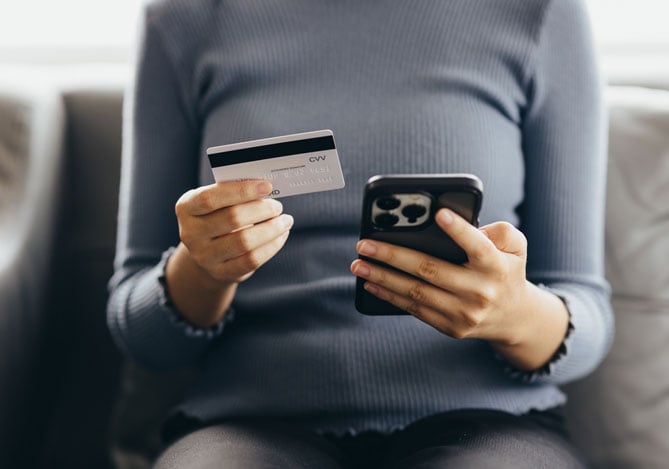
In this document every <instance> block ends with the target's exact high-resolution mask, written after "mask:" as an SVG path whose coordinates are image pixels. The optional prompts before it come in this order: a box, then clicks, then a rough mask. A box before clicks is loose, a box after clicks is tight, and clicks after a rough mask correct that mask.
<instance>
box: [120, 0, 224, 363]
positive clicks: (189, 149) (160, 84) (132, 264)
mask: <svg viewBox="0 0 669 469" xmlns="http://www.w3.org/2000/svg"><path fill="white" fill-rule="evenodd" d="M160 33H161V32H160V31H158V30H157V28H156V26H155V24H154V21H152V15H151V9H149V10H148V11H147V15H146V20H145V24H144V30H143V36H142V40H141V44H140V48H139V54H138V60H137V67H136V72H135V73H136V76H135V80H134V84H133V86H132V87H131V89H130V90H129V92H128V94H127V96H126V101H125V108H124V129H123V138H124V145H123V157H122V177H121V188H120V203H119V207H120V208H119V223H118V241H117V254H116V259H115V274H114V276H113V277H112V279H111V280H110V283H109V289H110V293H111V295H110V299H109V303H108V310H107V320H108V325H109V328H110V330H111V332H112V336H113V337H114V339H115V341H116V342H117V344H118V345H119V346H120V347H121V349H123V350H124V351H125V352H126V353H127V354H128V355H129V356H130V357H131V358H133V359H134V360H136V361H138V362H140V363H141V364H143V365H145V366H149V367H152V368H158V369H164V368H172V367H178V366H185V365H189V364H192V363H194V362H195V361H196V360H197V359H198V358H199V357H200V356H201V355H202V354H203V352H204V351H205V350H206V349H207V347H208V345H209V344H210V342H211V340H212V338H213V337H214V336H216V334H217V333H218V332H219V331H220V329H221V327H220V326H222V325H219V327H217V328H213V329H211V330H198V329H195V328H193V327H190V326H189V325H188V324H186V323H185V322H184V321H183V320H179V315H178V314H177V312H176V311H175V310H174V308H173V307H172V306H171V304H170V302H169V300H168V298H167V297H166V295H165V289H164V287H163V284H164V282H163V279H164V278H163V277H164V267H165V262H166V259H167V257H168V255H169V252H170V251H169V248H170V247H172V246H175V245H176V244H177V243H178V242H179V237H178V225H177V220H176V217H175V214H174V205H175V203H176V201H177V200H178V198H179V197H180V196H181V194H183V193H184V192H185V191H187V190H189V189H191V188H193V187H196V186H197V185H198V179H197V174H198V161H199V158H198V153H199V132H198V130H197V129H198V126H197V121H196V118H195V112H194V111H193V109H192V104H191V103H190V102H189V100H188V99H187V96H186V92H185V91H184V90H185V88H184V87H183V86H182V85H183V83H182V82H181V81H180V78H181V77H180V76H179V69H178V68H177V67H174V66H173V64H172V62H171V61H170V58H169V56H168V54H167V53H166V50H165V48H164V47H163V43H162V38H161V34H160Z"/></svg>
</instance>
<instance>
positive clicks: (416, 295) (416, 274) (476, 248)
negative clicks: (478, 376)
mask: <svg viewBox="0 0 669 469" xmlns="http://www.w3.org/2000/svg"><path fill="white" fill-rule="evenodd" d="M436 222H437V224H438V225H439V226H440V227H441V229H442V230H443V231H444V232H445V233H446V234H448V235H449V236H450V237H451V238H452V239H453V240H454V241H455V242H456V244H458V245H459V246H460V247H461V248H462V249H463V250H464V251H465V253H466V254H467V257H468V261H467V262H466V263H465V264H463V265H455V264H452V263H449V262H446V261H444V260H441V259H438V258H436V257H432V256H429V255H427V254H424V253H422V252H419V251H415V250H412V249H408V248H404V247H400V246H396V245H392V244H388V243H383V242H380V241H375V240H374V241H372V240H369V239H363V240H361V241H359V242H358V245H357V251H358V253H359V254H361V255H363V256H365V257H368V258H370V259H374V260H377V261H381V262H383V263H386V264H388V265H391V266H393V267H395V268H397V269H399V270H401V271H403V272H407V273H409V274H411V276H410V275H406V274H403V273H400V272H396V271H393V270H390V269H386V268H383V267H380V266H378V265H375V264H372V263H369V262H365V261H363V260H360V259H357V260H355V261H353V263H352V264H351V271H352V272H353V274H355V275H357V276H359V277H362V278H364V279H365V280H367V281H366V282H365V284H364V287H365V289H366V290H367V291H368V292H369V293H371V294H373V295H375V296H377V297H378V298H380V299H382V300H385V301H387V302H389V303H392V304H393V305H395V306H397V307H398V308H400V309H403V310H406V311H407V312H409V313H411V314H412V315H414V316H415V317H417V318H418V319H420V320H421V321H424V322H425V323H427V324H429V325H431V326H432V327H434V328H436V329H437V330H439V331H441V332H443V333H444V334H447V335H449V336H451V337H454V338H458V339H461V338H479V339H486V340H490V341H492V342H497V343H499V344H500V345H513V344H516V343H519V342H520V341H521V340H522V338H523V337H524V336H525V335H526V333H527V332H528V331H526V330H524V329H526V326H527V325H528V324H529V323H530V322H532V321H528V320H527V318H526V317H524V315H523V313H522V312H523V310H524V309H525V308H523V307H522V305H523V303H524V302H525V301H526V295H527V294H528V290H531V287H534V285H532V284H530V283H529V282H528V281H527V279H526V277H525V265H526V260H527V240H526V239H525V236H524V235H523V234H522V233H521V232H520V231H519V230H517V229H516V228H515V227H514V226H513V225H511V224H509V223H506V222H497V223H493V224H490V225H487V226H484V227H482V228H480V229H479V228H475V227H474V226H472V225H471V224H469V223H468V222H467V221H466V220H464V219H463V218H461V217H460V216H458V215H457V214H455V213H454V212H452V211H450V210H448V209H441V210H439V212H437V214H436ZM535 288H536V287H535Z"/></svg>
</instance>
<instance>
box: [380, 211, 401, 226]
mask: <svg viewBox="0 0 669 469" xmlns="http://www.w3.org/2000/svg"><path fill="white" fill-rule="evenodd" d="M398 221H400V217H398V216H397V215H393V214H392V213H382V214H380V215H377V216H376V217H374V223H375V224H376V225H378V226H380V227H382V228H390V227H391V226H394V225H395V224H396V223H397V222H398Z"/></svg>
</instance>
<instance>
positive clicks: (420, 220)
mask: <svg viewBox="0 0 669 469" xmlns="http://www.w3.org/2000/svg"><path fill="white" fill-rule="evenodd" d="M482 201H483V183H482V182H481V180H480V179H479V178H478V177H476V176H474V175H473V174H406V175H402V174H393V175H380V176H374V177H372V178H370V179H369V180H368V181H367V184H366V185H365V192H364V197H363V202H362V222H361V229H360V238H361V239H362V238H367V239H376V240H379V241H384V242H386V243H391V244H396V245H399V246H404V247H407V248H410V249H415V250H418V251H422V252H424V253H426V254H429V255H431V256H435V257H438V258H440V259H444V260H446V261H448V262H452V263H454V264H463V263H465V262H467V255H466V254H465V252H464V251H463V250H462V249H461V248H460V247H459V246H458V245H457V244H455V242H454V241H453V240H452V239H451V238H450V237H449V236H448V235H447V234H446V233H444V232H443V231H442V229H441V228H439V226H438V225H437V224H436V222H435V221H434V215H435V214H436V212H437V210H439V209H440V208H444V207H446V208H449V209H451V210H453V211H454V212H456V213H458V214H459V215H460V216H461V217H463V218H464V219H465V220H467V221H468V222H469V223H471V224H472V225H474V226H477V227H478V216H479V211H480V209H481V203H482ZM360 259H364V260H365V261H367V262H371V263H375V264H379V265H383V266H385V267H387V268H390V269H393V268H392V267H390V266H388V265H386V264H383V263H380V262H378V261H374V260H372V259H368V258H366V257H364V256H360ZM393 270H395V269H393ZM364 283H365V280H364V279H362V278H359V277H358V279H357V282H356V291H355V307H356V309H357V310H358V311H359V312H361V313H363V314H369V315H396V314H408V313H407V312H406V311H403V310H401V309H399V308H397V307H395V306H393V305H392V304H390V303H388V302H386V301H383V300H380V299H379V298H377V297H375V296H374V295H371V294H370V293H367V291H366V290H365V289H364V288H363V284H364Z"/></svg>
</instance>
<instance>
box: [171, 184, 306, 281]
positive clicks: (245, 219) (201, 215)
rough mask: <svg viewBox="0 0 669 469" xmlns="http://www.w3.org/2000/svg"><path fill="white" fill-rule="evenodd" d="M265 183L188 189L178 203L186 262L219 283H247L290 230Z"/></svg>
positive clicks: (289, 220) (289, 219)
mask: <svg viewBox="0 0 669 469" xmlns="http://www.w3.org/2000/svg"><path fill="white" fill-rule="evenodd" d="M271 191H272V184H271V183H270V182H269V181H264V180H248V181H229V182H220V183H216V184H212V185H209V186H204V187H200V188H197V189H193V190H190V191H188V192H186V193H185V194H183V195H182V196H181V198H180V199H179V200H178V201H177V203H176V207H175V212H176V215H177V219H178V222H179V237H180V238H181V242H182V243H183V244H184V245H185V246H186V248H188V252H189V253H190V255H191V257H192V258H193V260H194V261H195V263H197V264H198V265H199V266H200V267H201V268H202V269H203V270H204V271H206V272H207V273H208V274H209V276H210V277H211V278H212V279H214V280H215V281H218V282H221V283H223V284H227V283H239V282H242V281H244V280H246V279H247V278H249V277H250V276H251V275H252V274H253V273H254V272H255V271H256V270H257V269H258V268H259V267H260V266H261V265H263V264H264V263H266V262H267V261H268V260H270V259H271V258H272V257H274V255H275V254H276V253H277V252H279V250H280V249H281V248H282V247H283V245H284V244H285V242H286V239H287V238H288V234H289V231H290V228H291V227H292V226H293V217H292V216H290V215H286V214H282V211H283V206H282V205H281V202H279V201H277V200H274V199H269V198H266V196H268V195H269V194H270V192H271Z"/></svg>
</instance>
